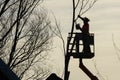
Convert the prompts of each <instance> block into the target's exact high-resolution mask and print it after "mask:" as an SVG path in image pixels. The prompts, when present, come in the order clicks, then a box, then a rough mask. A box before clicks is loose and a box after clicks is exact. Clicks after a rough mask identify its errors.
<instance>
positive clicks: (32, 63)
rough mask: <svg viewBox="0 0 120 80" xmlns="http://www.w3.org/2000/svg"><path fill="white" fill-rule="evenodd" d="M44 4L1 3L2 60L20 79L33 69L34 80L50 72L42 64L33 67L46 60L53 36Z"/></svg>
mask: <svg viewBox="0 0 120 80" xmlns="http://www.w3.org/2000/svg"><path fill="white" fill-rule="evenodd" d="M42 1H43V0H1V1H0V58H2V59H3V60H4V61H5V62H6V63H7V65H8V66H9V67H10V68H11V70H13V71H14V72H15V73H16V74H17V75H18V77H19V78H20V79H23V78H25V75H26V74H27V73H28V72H29V70H31V69H32V72H34V74H33V75H32V79H33V80H37V79H40V78H45V77H46V76H47V73H49V72H50V71H49V70H47V69H45V68H42V65H39V67H41V68H33V67H38V65H37V64H40V63H41V64H42V63H43V62H44V61H45V60H46V56H47V55H48V53H47V51H49V50H50V49H51V42H52V37H53V32H52V31H51V29H50V26H51V21H50V20H49V19H48V18H47V11H46V10H45V9H43V8H41V7H38V6H37V5H38V4H39V3H40V2H42ZM40 69H41V70H40ZM30 77H31V76H28V77H27V78H28V79H27V80H29V79H30Z"/></svg>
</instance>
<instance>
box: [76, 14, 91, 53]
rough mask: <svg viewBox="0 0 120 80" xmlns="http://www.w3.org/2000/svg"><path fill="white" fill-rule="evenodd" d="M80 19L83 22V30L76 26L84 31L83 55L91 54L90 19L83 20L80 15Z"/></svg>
mask: <svg viewBox="0 0 120 80" xmlns="http://www.w3.org/2000/svg"><path fill="white" fill-rule="evenodd" d="M78 18H80V19H81V20H82V21H83V27H82V28H81V27H80V25H79V24H77V25H76V27H77V28H78V27H79V29H80V30H81V31H82V40H83V53H91V50H90V44H89V43H90V40H89V23H88V22H89V21H90V20H89V19H88V18H87V17H84V18H82V17H81V16H80V15H78Z"/></svg>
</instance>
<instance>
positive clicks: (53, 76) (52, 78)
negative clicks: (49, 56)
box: [46, 73, 62, 80]
mask: <svg viewBox="0 0 120 80" xmlns="http://www.w3.org/2000/svg"><path fill="white" fill-rule="evenodd" d="M46 80H62V79H61V78H59V77H58V76H57V75H56V74H55V73H52V74H51V75H50V76H49V77H48V78H47V79H46Z"/></svg>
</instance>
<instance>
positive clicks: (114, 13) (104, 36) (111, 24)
mask: <svg viewBox="0 0 120 80" xmlns="http://www.w3.org/2000/svg"><path fill="white" fill-rule="evenodd" d="M44 6H45V7H46V8H47V9H48V12H50V13H51V12H53V13H54V15H55V16H56V18H57V20H58V22H60V25H61V30H62V32H63V35H67V34H68V32H70V29H71V24H72V23H71V22H72V20H71V19H72V0H46V2H45V5H44ZM83 16H87V17H88V18H90V32H94V33H95V45H96V48H95V49H96V53H95V54H96V56H95V60H96V64H97V67H98V69H99V70H100V73H101V74H102V75H103V76H104V78H105V79H106V80H107V78H108V80H120V76H119V74H120V69H119V68H120V61H119V59H118V57H117V55H116V51H115V48H114V47H113V42H112V35H114V40H115V42H116V45H117V46H118V47H119V48H120V0H98V1H97V3H96V4H95V5H94V7H93V8H92V9H91V10H90V11H88V12H87V13H86V14H84V15H83ZM65 40H66V38H65ZM56 43H58V42H56ZM58 44H59V43H58ZM118 53H119V52H118ZM119 54H120V53H119ZM56 56H57V54H56ZM57 59H59V58H57ZM87 61H89V60H87ZM90 61H91V60H90ZM59 63H61V62H59ZM86 64H87V63H86ZM59 65H60V64H59ZM73 65H74V66H73ZM77 67H78V62H77V61H76V62H75V61H73V62H72V61H71V67H70V69H72V71H71V76H70V80H74V79H76V80H82V79H83V80H84V79H87V77H86V76H85V75H84V73H82V72H81V71H79V70H78V69H79V68H77ZM73 68H75V69H74V70H73ZM91 70H92V71H93V72H94V68H91ZM83 75H84V76H83ZM81 76H82V77H81ZM80 78H82V79H80ZM87 80H88V79H87Z"/></svg>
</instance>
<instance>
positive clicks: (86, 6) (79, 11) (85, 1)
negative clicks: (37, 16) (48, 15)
mask: <svg viewBox="0 0 120 80" xmlns="http://www.w3.org/2000/svg"><path fill="white" fill-rule="evenodd" d="M96 2H97V0H73V19H72V29H71V37H72V33H73V31H74V26H75V23H76V21H77V19H78V15H80V16H82V15H83V14H85V13H86V12H87V11H89V10H90V9H91V8H92V7H93V6H94V4H95V3H96ZM76 15H77V16H76ZM55 21H56V26H57V27H56V29H57V30H56V31H57V32H55V31H54V30H52V31H53V32H54V33H55V34H56V35H57V36H58V37H59V38H60V39H61V40H62V43H63V51H64V56H66V52H65V41H64V38H63V36H62V33H61V30H60V28H59V26H60V25H59V24H58V23H57V20H55ZM70 40H71V39H70ZM68 43H69V42H68ZM95 69H96V71H97V73H99V74H98V75H100V77H101V74H100V72H99V70H98V69H97V67H96V64H95ZM63 74H64V71H63ZM62 77H63V76H62ZM101 79H103V77H101ZM103 80H104V79H103Z"/></svg>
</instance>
